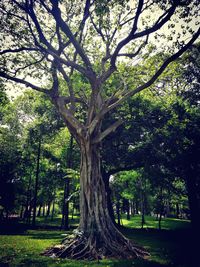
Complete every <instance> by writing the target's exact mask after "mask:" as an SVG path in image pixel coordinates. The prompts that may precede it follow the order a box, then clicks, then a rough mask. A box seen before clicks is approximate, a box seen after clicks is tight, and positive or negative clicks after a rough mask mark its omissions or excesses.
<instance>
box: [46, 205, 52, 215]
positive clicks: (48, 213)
mask: <svg viewBox="0 0 200 267" xmlns="http://www.w3.org/2000/svg"><path fill="white" fill-rule="evenodd" d="M50 210H51V201H49V202H48V203H47V213H46V217H49V215H50Z"/></svg>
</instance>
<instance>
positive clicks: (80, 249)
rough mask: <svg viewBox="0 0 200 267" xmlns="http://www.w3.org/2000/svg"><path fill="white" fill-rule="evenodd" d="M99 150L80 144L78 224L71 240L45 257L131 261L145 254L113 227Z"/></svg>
mask: <svg viewBox="0 0 200 267" xmlns="http://www.w3.org/2000/svg"><path fill="white" fill-rule="evenodd" d="M99 150H100V147H99V145H94V144H93V145H91V143H90V142H84V143H82V144H81V168H80V170H81V178H80V187H81V188H80V223H79V227H78V229H77V231H76V236H75V237H74V238H73V240H71V241H70V240H69V239H65V240H64V241H63V245H62V246H59V247H54V248H52V249H50V250H48V251H47V252H46V253H45V254H46V255H52V254H54V255H55V256H59V257H62V258H75V259H101V258H104V257H116V258H135V257H144V256H147V255H148V253H147V252H145V251H144V249H143V248H141V247H138V246H136V245H135V244H134V243H132V242H131V241H130V240H128V239H127V238H126V237H124V236H123V235H122V234H121V233H120V232H119V230H118V229H117V228H116V227H115V226H114V224H113V222H112V220H111V218H110V216H109V211H108V208H107V194H106V190H105V184H104V181H103V178H102V175H101V171H100V170H101V168H100V153H99Z"/></svg>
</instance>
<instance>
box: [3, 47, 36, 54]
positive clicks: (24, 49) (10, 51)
mask: <svg viewBox="0 0 200 267" xmlns="http://www.w3.org/2000/svg"><path fill="white" fill-rule="evenodd" d="M22 51H38V49H37V48H34V47H20V48H16V49H6V50H2V51H0V55H4V54H6V53H18V52H22Z"/></svg>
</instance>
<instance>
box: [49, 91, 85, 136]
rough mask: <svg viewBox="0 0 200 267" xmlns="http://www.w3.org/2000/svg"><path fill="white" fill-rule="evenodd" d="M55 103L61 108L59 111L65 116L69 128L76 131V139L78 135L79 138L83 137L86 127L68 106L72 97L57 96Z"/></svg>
mask: <svg viewBox="0 0 200 267" xmlns="http://www.w3.org/2000/svg"><path fill="white" fill-rule="evenodd" d="M53 101H55V104H56V106H57V108H58V109H59V112H60V113H61V114H62V116H63V118H64V119H65V122H66V123H67V126H69V129H71V130H72V132H73V133H74V135H75V137H76V140H77V136H78V137H79V138H82V137H83V135H84V133H85V127H84V125H83V124H81V123H80V122H79V121H78V120H77V119H76V118H75V117H74V116H73V114H72V113H71V112H70V110H69V109H67V108H66V104H67V103H69V102H70V101H71V98H66V97H64V96H61V97H57V98H56V99H54V100H53Z"/></svg>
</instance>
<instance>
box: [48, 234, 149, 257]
mask: <svg viewBox="0 0 200 267" xmlns="http://www.w3.org/2000/svg"><path fill="white" fill-rule="evenodd" d="M43 255H46V256H50V257H59V258H69V259H76V260H85V259H87V260H100V259H103V258H118V259H120V258H121V259H133V258H146V257H148V256H149V253H148V252H146V251H145V250H144V248H142V247H139V246H137V245H135V244H134V243H133V242H132V241H131V240H129V239H127V238H125V237H124V236H123V235H119V236H118V237H116V236H115V238H113V239H112V240H111V239H109V238H108V239H104V238H100V239H99V238H98V237H96V236H89V237H86V236H84V235H78V236H75V237H74V238H72V237H71V238H67V239H65V240H64V241H63V242H62V244H61V245H57V246H54V247H52V248H49V249H47V250H46V251H45V252H44V253H43Z"/></svg>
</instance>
